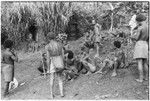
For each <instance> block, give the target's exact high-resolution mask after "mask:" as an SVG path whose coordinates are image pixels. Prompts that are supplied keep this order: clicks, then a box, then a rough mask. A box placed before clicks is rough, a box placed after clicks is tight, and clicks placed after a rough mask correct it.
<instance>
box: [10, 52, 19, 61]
mask: <svg viewBox="0 0 150 101" xmlns="http://www.w3.org/2000/svg"><path fill="white" fill-rule="evenodd" d="M11 58H12V59H13V60H14V61H16V62H18V56H17V54H15V53H14V52H12V54H11Z"/></svg>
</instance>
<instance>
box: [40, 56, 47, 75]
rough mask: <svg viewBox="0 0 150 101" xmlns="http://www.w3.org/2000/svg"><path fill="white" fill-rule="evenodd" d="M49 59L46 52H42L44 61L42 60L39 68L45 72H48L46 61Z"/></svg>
mask: <svg viewBox="0 0 150 101" xmlns="http://www.w3.org/2000/svg"><path fill="white" fill-rule="evenodd" d="M46 61H47V59H46V53H42V61H41V62H40V66H39V67H38V70H39V71H40V72H41V73H43V74H45V73H47V69H48V68H47V63H46Z"/></svg>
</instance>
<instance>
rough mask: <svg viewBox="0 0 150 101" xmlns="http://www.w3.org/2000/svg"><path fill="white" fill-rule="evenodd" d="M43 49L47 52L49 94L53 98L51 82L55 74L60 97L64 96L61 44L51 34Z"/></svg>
mask: <svg viewBox="0 0 150 101" xmlns="http://www.w3.org/2000/svg"><path fill="white" fill-rule="evenodd" d="M45 50H46V53H47V54H46V55H47V66H48V69H49V72H50V96H51V98H52V99H53V89H54V88H53V87H54V86H53V82H54V79H55V76H57V77H58V84H59V89H60V94H61V97H64V93H63V80H62V72H63V70H64V61H63V58H64V55H63V53H64V52H63V45H62V43H60V42H59V41H57V40H56V38H55V36H53V37H52V38H51V41H50V42H49V43H48V44H47V45H46V47H45Z"/></svg>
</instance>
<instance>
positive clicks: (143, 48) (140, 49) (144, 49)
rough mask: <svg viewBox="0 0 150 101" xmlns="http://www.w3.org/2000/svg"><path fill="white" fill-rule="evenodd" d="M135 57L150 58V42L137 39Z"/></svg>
mask: <svg viewBox="0 0 150 101" xmlns="http://www.w3.org/2000/svg"><path fill="white" fill-rule="evenodd" d="M133 58H134V59H138V58H143V59H148V43H147V42H146V41H137V42H136V44H135V48H134V55H133Z"/></svg>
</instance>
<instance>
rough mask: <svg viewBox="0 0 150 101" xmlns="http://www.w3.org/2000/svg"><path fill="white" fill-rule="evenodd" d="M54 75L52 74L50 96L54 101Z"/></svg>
mask: <svg viewBox="0 0 150 101" xmlns="http://www.w3.org/2000/svg"><path fill="white" fill-rule="evenodd" d="M54 76H55V75H54V73H51V74H50V96H51V98H52V99H53V87H54V84H53V83H54Z"/></svg>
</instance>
